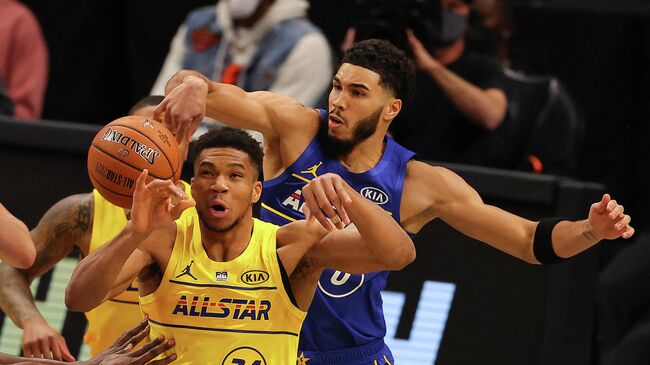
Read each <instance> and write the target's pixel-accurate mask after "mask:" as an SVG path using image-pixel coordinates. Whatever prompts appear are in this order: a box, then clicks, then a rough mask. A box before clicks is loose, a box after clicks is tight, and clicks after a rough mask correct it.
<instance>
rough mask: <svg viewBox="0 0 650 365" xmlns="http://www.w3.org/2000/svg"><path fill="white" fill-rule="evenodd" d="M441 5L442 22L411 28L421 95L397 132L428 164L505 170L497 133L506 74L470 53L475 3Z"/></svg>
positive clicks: (446, 0)
mask: <svg viewBox="0 0 650 365" xmlns="http://www.w3.org/2000/svg"><path fill="white" fill-rule="evenodd" d="M439 5H440V8H439V10H440V11H439V17H438V19H439V21H438V22H433V23H429V25H427V23H426V22H423V26H421V27H419V29H418V28H417V27H413V29H407V43H408V45H409V47H410V50H411V51H412V55H413V58H414V60H415V64H416V66H417V68H418V71H419V72H418V76H417V88H418V92H417V94H416V96H415V99H414V100H413V103H412V104H411V105H410V106H409V107H407V108H406V109H405V110H404V116H403V117H401V118H400V119H401V120H402V122H401V123H396V124H395V125H394V126H393V128H392V133H393V135H394V137H395V139H396V140H398V141H399V142H400V143H402V144H403V145H405V146H406V147H407V148H409V149H411V150H414V151H416V152H417V153H418V154H419V155H420V157H421V158H423V159H427V160H436V161H448V162H459V163H468V164H476V165H489V166H500V165H501V157H500V156H499V152H500V151H499V148H498V146H499V144H498V143H496V141H497V140H498V139H496V134H495V133H494V131H495V130H496V129H497V128H498V127H499V126H500V125H501V124H502V122H503V121H504V119H505V116H506V109H507V100H506V94H505V92H504V89H505V81H504V76H503V70H502V68H501V65H500V64H499V61H498V60H496V59H494V58H492V57H490V56H486V55H482V54H478V53H475V52H473V51H470V50H468V49H466V43H465V39H464V36H465V32H466V29H467V24H468V16H469V13H470V1H469V0H440V4H439ZM423 17H424V15H423ZM501 167H503V166H501Z"/></svg>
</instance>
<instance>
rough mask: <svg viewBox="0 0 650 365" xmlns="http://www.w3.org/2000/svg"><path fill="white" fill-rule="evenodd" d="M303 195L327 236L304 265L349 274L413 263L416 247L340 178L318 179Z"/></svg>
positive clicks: (322, 176) (382, 211)
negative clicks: (326, 231) (308, 264)
mask: <svg viewBox="0 0 650 365" xmlns="http://www.w3.org/2000/svg"><path fill="white" fill-rule="evenodd" d="M302 191H303V196H304V197H305V202H306V204H307V207H308V209H309V211H308V214H307V215H308V217H309V218H311V219H316V220H318V222H319V223H320V225H321V226H322V227H324V228H325V229H327V230H328V231H329V233H328V234H327V235H326V236H325V237H324V238H323V239H322V241H321V242H320V243H318V244H316V245H315V246H313V247H312V248H311V249H310V250H309V252H308V253H307V254H306V258H305V259H306V260H313V261H314V262H318V263H320V265H321V266H324V267H329V268H333V269H338V270H342V271H345V272H348V273H352V274H356V273H368V272H372V271H379V270H400V269H402V268H403V267H404V266H406V265H408V264H409V263H411V262H412V261H413V260H415V246H414V245H413V241H412V240H411V238H410V237H409V236H408V234H407V233H406V231H404V229H402V227H401V226H400V225H399V224H398V223H397V222H396V221H395V220H394V219H393V218H392V217H391V216H390V215H389V213H388V212H386V211H385V210H383V209H382V208H380V207H379V206H378V205H377V204H375V203H373V202H371V201H370V200H368V199H365V198H364V197H362V196H361V195H360V194H359V193H357V192H356V191H355V190H354V189H352V187H350V186H349V185H348V184H347V183H346V182H345V181H344V180H343V179H342V178H341V177H340V176H339V175H336V174H331V173H330V174H325V175H321V176H319V177H317V178H315V179H313V180H312V181H311V182H310V183H309V184H308V185H307V186H305V187H304V188H303V190H302ZM350 223H351V225H350V226H348V227H347V228H345V229H341V228H343V226H344V225H347V224H350Z"/></svg>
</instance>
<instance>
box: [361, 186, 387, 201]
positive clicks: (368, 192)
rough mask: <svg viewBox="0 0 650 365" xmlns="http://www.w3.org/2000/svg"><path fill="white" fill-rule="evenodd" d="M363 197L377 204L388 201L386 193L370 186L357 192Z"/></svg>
mask: <svg viewBox="0 0 650 365" xmlns="http://www.w3.org/2000/svg"><path fill="white" fill-rule="evenodd" d="M359 193H360V194H361V195H362V196H363V197H364V198H366V199H368V200H370V201H373V202H375V203H377V204H379V205H382V204H386V203H388V194H386V193H384V192H383V191H382V190H380V189H377V188H374V187H372V186H366V187H365V188H363V189H361V191H360V192H359Z"/></svg>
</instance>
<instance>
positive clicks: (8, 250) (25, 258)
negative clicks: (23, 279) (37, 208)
mask: <svg viewBox="0 0 650 365" xmlns="http://www.w3.org/2000/svg"><path fill="white" fill-rule="evenodd" d="M35 257H36V249H35V248H34V243H33V242H32V239H31V237H30V236H29V230H28V229H27V226H26V225H25V223H23V221H21V220H20V219H18V218H16V217H14V216H13V214H11V213H9V211H8V210H7V209H6V208H5V207H4V206H3V205H2V204H1V203H0V261H3V262H6V263H8V264H9V265H11V266H14V267H18V268H21V269H26V268H28V267H30V266H32V264H33V263H34V258H35Z"/></svg>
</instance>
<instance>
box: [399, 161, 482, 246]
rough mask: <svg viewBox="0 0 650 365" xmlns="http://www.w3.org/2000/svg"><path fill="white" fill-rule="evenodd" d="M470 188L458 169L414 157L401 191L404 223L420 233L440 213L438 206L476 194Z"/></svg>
mask: <svg viewBox="0 0 650 365" xmlns="http://www.w3.org/2000/svg"><path fill="white" fill-rule="evenodd" d="M472 191H473V190H472V189H471V187H469V185H467V183H466V182H465V181H464V180H463V179H462V178H461V177H460V176H458V174H456V173H455V172H453V171H451V170H449V169H448V168H445V167H442V166H434V165H429V164H427V163H425V162H421V161H416V160H411V161H409V163H408V164H407V166H406V179H405V181H404V191H403V193H402V204H401V207H400V211H401V219H402V222H401V225H402V227H404V229H406V230H407V231H408V232H411V233H417V232H418V231H419V230H420V229H421V228H422V227H423V226H424V225H425V224H427V223H428V222H430V221H431V220H433V219H435V218H437V217H438V215H439V208H440V207H442V206H444V205H446V204H448V203H450V202H454V201H457V200H458V199H461V198H463V197H465V196H467V194H473V193H472Z"/></svg>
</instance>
